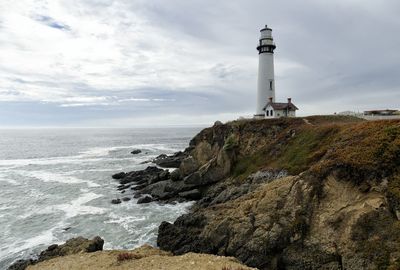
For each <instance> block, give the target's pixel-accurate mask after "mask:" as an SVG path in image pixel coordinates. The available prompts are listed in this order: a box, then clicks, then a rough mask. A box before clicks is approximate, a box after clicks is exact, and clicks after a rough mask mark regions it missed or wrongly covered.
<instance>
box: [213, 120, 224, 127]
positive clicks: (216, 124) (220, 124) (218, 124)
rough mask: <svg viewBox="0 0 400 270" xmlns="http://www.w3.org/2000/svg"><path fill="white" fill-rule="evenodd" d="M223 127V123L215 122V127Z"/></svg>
mask: <svg viewBox="0 0 400 270" xmlns="http://www.w3.org/2000/svg"><path fill="white" fill-rule="evenodd" d="M222 125H223V123H222V122H221V121H218V120H217V121H215V122H214V127H216V126H222Z"/></svg>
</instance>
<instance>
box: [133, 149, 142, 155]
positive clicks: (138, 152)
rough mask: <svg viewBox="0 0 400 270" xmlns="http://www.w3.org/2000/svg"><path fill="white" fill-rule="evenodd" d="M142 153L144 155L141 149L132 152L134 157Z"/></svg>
mask: <svg viewBox="0 0 400 270" xmlns="http://www.w3.org/2000/svg"><path fill="white" fill-rule="evenodd" d="M140 153H142V150H140V149H135V150H133V151H132V152H131V154H132V155H137V154H140Z"/></svg>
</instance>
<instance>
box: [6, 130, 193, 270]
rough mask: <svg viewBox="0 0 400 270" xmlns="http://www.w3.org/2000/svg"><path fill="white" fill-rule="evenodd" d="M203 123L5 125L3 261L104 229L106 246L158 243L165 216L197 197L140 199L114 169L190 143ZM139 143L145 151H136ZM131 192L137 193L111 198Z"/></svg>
mask: <svg viewBox="0 0 400 270" xmlns="http://www.w3.org/2000/svg"><path fill="white" fill-rule="evenodd" d="M199 130H200V128H169V129H167V128H166V129H18V130H0V269H5V268H7V266H8V265H9V264H10V263H12V262H13V261H15V260H16V259H21V258H29V257H31V256H33V255H35V254H38V253H39V252H40V251H41V250H43V249H45V248H46V247H47V246H48V245H50V244H53V243H62V242H65V240H67V239H69V238H72V237H76V236H84V237H87V238H92V237H94V236H97V235H99V236H100V237H102V238H103V239H104V240H105V245H104V248H105V249H131V248H134V247H137V246H140V245H142V244H145V243H148V244H151V245H155V244H156V238H157V229H158V226H159V224H160V223H161V222H162V221H170V222H172V221H174V220H175V219H176V218H177V217H178V216H180V215H182V214H183V213H185V211H187V209H188V207H189V206H190V203H181V204H176V205H171V204H165V205H162V204H159V203H150V204H140V205H139V204H136V202H137V200H136V199H133V198H132V197H133V191H131V190H129V189H128V190H126V192H125V193H124V194H121V193H120V192H119V191H117V186H118V181H116V180H114V179H112V178H111V175H112V174H114V173H118V172H121V171H125V172H127V171H133V170H139V169H144V168H146V166H149V165H152V164H142V163H143V162H145V161H147V160H151V159H152V158H154V157H156V156H158V155H159V154H162V153H166V154H172V153H174V152H176V151H179V150H183V149H184V148H185V147H187V146H188V143H189V140H190V139H191V138H192V137H193V136H194V135H195V134H196V133H197V132H198V131H199ZM134 149H140V150H141V151H142V152H141V153H140V154H137V155H132V154H131V153H130V152H131V151H132V150H134ZM153 165H154V164H153ZM123 197H129V198H131V200H130V201H128V202H122V203H121V204H117V205H114V204H111V203H110V202H111V200H112V199H115V198H123Z"/></svg>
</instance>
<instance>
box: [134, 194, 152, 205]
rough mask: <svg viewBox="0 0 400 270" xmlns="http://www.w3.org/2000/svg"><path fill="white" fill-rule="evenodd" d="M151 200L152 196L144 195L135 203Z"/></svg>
mask: <svg viewBox="0 0 400 270" xmlns="http://www.w3.org/2000/svg"><path fill="white" fill-rule="evenodd" d="M152 201H153V198H151V197H150V196H145V197H143V198H140V199H139V200H138V201H137V204H143V203H150V202H152Z"/></svg>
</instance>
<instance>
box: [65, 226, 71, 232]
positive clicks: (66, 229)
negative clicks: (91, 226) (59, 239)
mask: <svg viewBox="0 0 400 270" xmlns="http://www.w3.org/2000/svg"><path fill="white" fill-rule="evenodd" d="M71 228H72V227H66V228H63V231H65V232H66V231H69V230H70V229H71Z"/></svg>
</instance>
